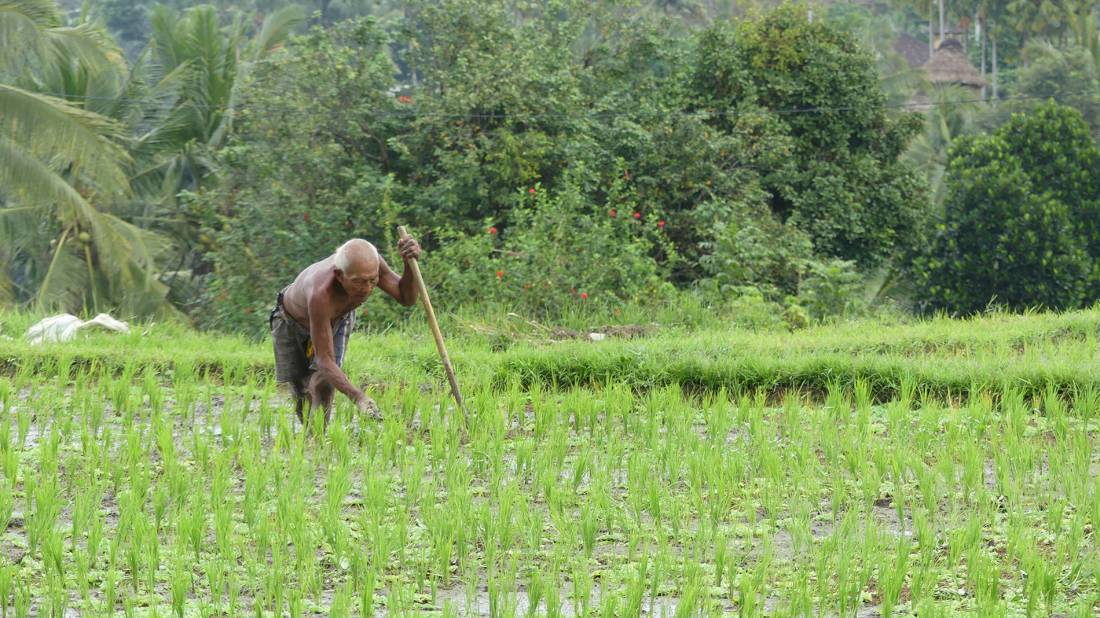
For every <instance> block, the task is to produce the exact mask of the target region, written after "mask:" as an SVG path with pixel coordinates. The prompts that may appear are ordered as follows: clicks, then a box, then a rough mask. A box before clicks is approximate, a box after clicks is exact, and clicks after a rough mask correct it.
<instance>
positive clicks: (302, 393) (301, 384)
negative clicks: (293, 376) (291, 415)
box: [290, 380, 309, 424]
mask: <svg viewBox="0 0 1100 618" xmlns="http://www.w3.org/2000/svg"><path fill="white" fill-rule="evenodd" d="M306 389H307V386H306V380H295V381H294V382H292V383H291V385H290V390H291V393H292V394H293V396H294V412H295V414H297V415H298V421H300V422H301V423H303V424H305V422H306V420H305V419H306V417H305V412H306V410H305V407H306V406H308V405H309V391H307V390H306Z"/></svg>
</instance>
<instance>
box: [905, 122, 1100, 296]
mask: <svg viewBox="0 0 1100 618" xmlns="http://www.w3.org/2000/svg"><path fill="white" fill-rule="evenodd" d="M1098 163H1100V152H1098V151H1097V148H1096V146H1095V144H1093V143H1092V140H1091V138H1090V137H1089V130H1088V126H1087V125H1086V124H1085V123H1084V121H1083V120H1082V118H1081V115H1080V113H1079V112H1077V111H1076V110H1073V109H1070V108H1067V107H1064V106H1060V105H1057V104H1055V103H1048V104H1044V105H1041V106H1039V107H1038V108H1036V110H1035V111H1034V112H1032V113H1030V114H1027V115H1016V116H1014V117H1013V118H1012V120H1011V121H1009V123H1008V124H1006V125H1005V126H1003V127H1001V128H1000V129H998V130H997V131H996V132H995V133H994V134H992V135H989V136H981V137H973V138H966V139H962V140H960V141H959V142H958V143H957V144H956V145H955V146H954V147H953V148H952V150H951V154H950V162H949V167H948V170H949V177H948V181H947V184H948V195H947V200H946V202H945V218H944V222H943V224H942V225H940V226H939V228H938V229H937V231H936V233H935V235H934V237H933V239H932V241H931V242H930V243H929V249H928V251H927V252H925V253H924V255H922V256H921V257H920V258H919V259H918V260H917V261H916V263H915V268H914V271H915V273H916V280H917V287H918V289H919V290H920V292H921V295H922V297H921V305H922V306H923V308H925V309H946V310H948V311H952V312H956V313H972V312H975V311H980V310H982V309H985V308H986V307H987V306H988V305H989V304H990V303H996V304H1000V305H1004V306H1006V307H1008V308H1011V309H1024V308H1030V307H1046V308H1051V309H1068V308H1075V307H1080V306H1082V305H1084V304H1088V303H1091V302H1094V301H1095V300H1097V299H1100V287H1098V286H1097V285H1096V280H1097V276H1096V269H1095V268H1094V266H1093V264H1094V263H1095V261H1096V259H1097V258H1098V257H1100V246H1098V245H1097V241H1095V240H1094V239H1095V234H1096V231H1098V230H1100V208H1098V206H1100V184H1098V183H1100V180H1098V179H1097V178H1096V176H1095V170H1096V169H1097V164H1098Z"/></svg>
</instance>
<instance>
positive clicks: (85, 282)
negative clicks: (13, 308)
mask: <svg viewBox="0 0 1100 618" xmlns="http://www.w3.org/2000/svg"><path fill="white" fill-rule="evenodd" d="M79 244H80V243H79V241H77V240H76V239H75V238H73V234H72V233H71V230H70V229H66V230H65V231H64V232H63V233H62V235H61V237H60V238H59V239H58V242H57V246H56V248H55V249H54V251H53V255H52V256H51V258H50V264H49V267H47V269H46V274H45V276H44V277H43V278H42V282H41V283H40V284H39V286H38V294H37V296H36V299H35V302H36V303H37V305H38V306H39V307H40V308H42V309H68V310H72V309H74V308H77V307H80V306H81V305H83V304H84V303H83V300H84V291H85V290H87V289H88V287H89V284H94V282H92V281H90V280H89V276H88V270H87V268H86V265H85V263H84V260H82V259H81V256H80V253H79V249H78V248H77V247H76V246H75V245H79Z"/></svg>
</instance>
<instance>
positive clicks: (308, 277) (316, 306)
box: [283, 258, 333, 327]
mask: <svg viewBox="0 0 1100 618" xmlns="http://www.w3.org/2000/svg"><path fill="white" fill-rule="evenodd" d="M331 262H332V259H331V258H326V259H324V260H321V261H320V262H314V263H313V264H311V265H309V266H308V267H307V268H306V269H305V270H303V271H302V272H301V273H299V274H298V276H297V277H296V278H295V279H294V282H293V283H291V284H290V286H288V287H287V289H286V292H285V293H284V294H283V307H284V308H285V309H286V311H288V312H289V313H290V315H291V317H293V318H294V319H295V320H297V321H298V322H299V323H301V324H302V325H303V326H307V327H308V326H309V322H310V319H311V318H312V317H314V316H317V314H318V313H320V314H321V315H320V316H317V317H321V318H322V319H324V318H325V317H330V316H327V315H326V314H328V313H331V312H332V311H331V308H332V299H331V298H330V296H331V288H332V279H333V273H332V268H331Z"/></svg>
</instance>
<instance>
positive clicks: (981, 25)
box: [976, 15, 989, 101]
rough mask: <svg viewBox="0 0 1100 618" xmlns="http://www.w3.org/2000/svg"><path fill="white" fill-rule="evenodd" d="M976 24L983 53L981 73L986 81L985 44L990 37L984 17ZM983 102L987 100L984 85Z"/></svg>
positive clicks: (979, 17)
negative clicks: (987, 33)
mask: <svg viewBox="0 0 1100 618" xmlns="http://www.w3.org/2000/svg"><path fill="white" fill-rule="evenodd" d="M976 23H977V26H978V34H977V36H978V40H979V41H981V46H982V53H981V58H982V60H981V66H980V69H979V71H980V72H981V75H982V79H983V80H984V79H985V43H986V39H988V38H989V37H988V36H987V35H986V33H985V17H982V16H980V15H979V16H978V19H977V22H976ZM982 100H983V101H984V100H985V86H984V85H983V86H982Z"/></svg>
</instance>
